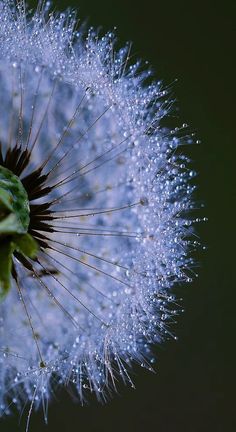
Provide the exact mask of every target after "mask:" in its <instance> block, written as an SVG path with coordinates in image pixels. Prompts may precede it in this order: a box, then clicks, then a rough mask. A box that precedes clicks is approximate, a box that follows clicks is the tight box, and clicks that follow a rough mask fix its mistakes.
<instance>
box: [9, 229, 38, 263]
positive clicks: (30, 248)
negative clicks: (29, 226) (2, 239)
mask: <svg viewBox="0 0 236 432" xmlns="http://www.w3.org/2000/svg"><path fill="white" fill-rule="evenodd" d="M12 240H13V242H14V244H15V250H16V251H17V252H19V253H21V254H22V255H25V256H27V257H29V258H32V259H34V258H36V256H37V253H38V250H39V248H38V243H37V242H36V240H34V238H33V237H32V236H31V235H30V234H23V235H15V236H13V238H12Z"/></svg>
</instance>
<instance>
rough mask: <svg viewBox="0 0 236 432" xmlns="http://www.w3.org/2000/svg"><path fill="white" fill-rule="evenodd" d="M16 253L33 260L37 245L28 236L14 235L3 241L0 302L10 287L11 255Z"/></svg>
mask: <svg viewBox="0 0 236 432" xmlns="http://www.w3.org/2000/svg"><path fill="white" fill-rule="evenodd" d="M14 252H18V253H20V254H22V255H24V256H26V257H28V258H32V259H34V258H35V257H36V255H37V252H38V244H37V242H36V241H35V240H34V239H33V237H32V236H31V235H30V234H23V235H19V234H16V235H14V236H12V237H11V239H9V240H8V239H5V241H4V240H3V242H2V243H1V246H0V301H1V300H2V299H3V298H4V297H5V296H6V294H7V293H8V291H9V289H10V287H11V271H12V255H13V253H14Z"/></svg>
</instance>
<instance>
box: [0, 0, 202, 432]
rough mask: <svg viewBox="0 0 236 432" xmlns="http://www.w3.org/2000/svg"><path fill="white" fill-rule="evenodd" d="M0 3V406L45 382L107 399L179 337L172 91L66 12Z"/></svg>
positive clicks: (186, 274) (184, 191)
mask: <svg viewBox="0 0 236 432" xmlns="http://www.w3.org/2000/svg"><path fill="white" fill-rule="evenodd" d="M40 5H41V6H38V8H37V10H36V12H35V13H33V14H30V13H29V12H27V11H26V8H25V4H24V1H19V2H14V1H10V0H7V1H0V96H1V106H0V122H1V123H0V124H1V127H0V140H1V144H0V317H1V318H0V366H1V368H0V410H1V412H2V413H6V414H8V413H9V412H10V410H11V408H12V405H16V406H17V408H18V409H19V410H20V409H21V408H22V407H24V406H25V404H26V403H27V401H28V402H29V403H30V411H29V417H28V421H27V429H28V425H29V418H30V414H31V412H32V410H33V409H34V408H36V409H37V408H38V407H40V406H41V407H42V408H43V410H44V416H45V419H46V417H47V406H48V400H50V398H51V395H52V388H53V383H54V382H55V381H56V382H57V383H59V384H60V385H62V386H65V387H66V386H68V383H70V382H71V383H73V386H74V387H75V389H76V391H77V393H78V395H79V398H80V400H81V403H82V402H83V400H84V398H85V396H86V392H88V391H90V392H93V393H95V394H96V396H97V398H98V399H99V400H106V397H107V394H109V393H110V392H111V389H112V388H114V389H115V388H116V379H117V377H120V378H121V379H122V380H123V381H124V382H125V383H128V384H130V385H131V386H132V387H134V384H133V382H132V380H131V377H130V372H129V370H130V368H131V366H132V364H133V363H134V362H137V363H138V364H140V365H141V366H142V367H146V368H148V369H150V370H151V369H152V367H151V364H152V363H153V361H154V360H153V356H152V353H151V348H150V345H151V344H152V343H160V342H161V341H162V340H163V339H165V338H166V337H174V336H173V330H172V327H171V324H172V322H174V320H175V316H176V315H177V314H178V307H177V306H176V299H175V298H174V297H173V294H172V287H173V286H174V284H175V283H176V282H189V281H190V280H191V277H192V273H193V270H192V269H191V267H192V261H191V258H189V257H188V249H189V246H191V248H193V247H194V243H193V242H192V241H191V225H192V222H193V221H192V220H191V217H190V216H189V215H190V211H191V209H192V207H193V204H192V193H193V191H194V187H193V185H192V182H191V181H190V180H191V178H193V177H194V176H195V173H194V172H193V171H192V170H191V169H188V159H187V158H186V157H184V156H183V155H182V154H181V152H178V147H179V146H181V145H182V144H184V143H186V142H187V143H188V142H191V141H192V138H191V136H190V134H188V126H187V125H186V124H184V125H183V127H182V128H177V129H176V130H173V131H172V130H168V129H167V128H166V127H162V119H163V118H166V117H167V116H168V113H169V112H170V111H171V109H172V105H173V101H172V100H171V97H170V96H168V93H169V91H170V88H168V87H166V88H165V87H164V86H163V84H162V83H160V82H158V83H154V84H148V83H147V84H146V83H145V81H146V80H147V78H148V82H150V73H149V71H146V72H145V71H143V70H141V67H140V63H139V62H137V63H136V64H133V65H130V59H129V57H130V46H128V45H127V47H125V48H123V49H121V50H119V51H118V52H115V49H114V45H115V41H114V35H113V34H110V33H109V34H107V35H105V36H104V37H102V38H101V39H99V38H98V37H97V34H96V32H95V31H94V30H90V31H89V32H88V34H87V36H86V35H82V34H80V33H76V31H75V25H76V17H75V15H74V14H73V13H72V12H70V11H69V12H66V13H63V14H57V15H56V14H52V13H49V5H48V2H47V3H46V6H45V5H44V2H42V3H40Z"/></svg>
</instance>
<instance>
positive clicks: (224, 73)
mask: <svg viewBox="0 0 236 432" xmlns="http://www.w3.org/2000/svg"><path fill="white" fill-rule="evenodd" d="M35 3H36V2H33V1H30V2H29V4H30V5H33V4H35ZM54 4H55V7H56V8H60V9H63V8H65V7H67V6H73V7H76V8H78V10H79V17H80V19H81V21H84V20H85V19H88V21H87V22H88V25H93V26H95V27H98V26H101V27H102V29H103V30H104V32H105V31H107V30H110V29H112V28H113V27H114V26H117V34H118V38H119V43H120V44H121V45H122V44H123V43H125V42H126V41H127V40H129V41H132V42H133V53H135V54H136V55H137V57H141V58H144V59H145V60H149V61H150V64H151V65H152V66H153V69H154V71H155V74H156V75H155V76H156V78H158V79H160V78H161V79H164V81H165V82H166V83H167V84H168V83H170V82H172V81H173V80H174V79H175V78H178V82H177V84H176V85H175V89H174V90H175V94H176V97H177V99H178V105H179V107H180V115H179V120H178V124H182V123H183V122H187V123H189V124H190V125H191V127H192V128H193V129H195V130H197V135H198V137H199V139H201V142H202V144H201V145H199V146H193V147H192V149H191V150H190V154H191V157H192V158H193V159H194V160H195V163H194V166H195V169H196V170H198V171H199V177H198V179H197V184H198V186H199V188H198V192H197V196H198V197H200V198H201V199H202V201H203V202H204V203H205V210H204V215H206V216H208V217H209V222H207V223H206V224H202V225H201V226H199V227H198V232H199V234H200V236H201V238H202V240H203V242H204V243H205V244H206V246H207V250H206V252H204V253H202V252H199V255H198V257H197V258H198V260H199V261H200V268H199V277H198V279H197V280H195V281H194V283H193V284H192V285H189V286H187V287H183V288H182V290H179V293H180V294H181V296H182V297H183V298H184V301H183V306H184V308H185V313H184V315H183V316H182V317H181V319H180V320H179V324H178V325H177V326H176V334H177V335H178V337H179V340H178V342H175V341H171V342H168V343H166V345H165V346H163V347H161V348H159V349H157V356H158V362H157V366H156V371H157V373H156V374H155V375H154V374H152V373H150V372H146V371H144V370H143V369H141V368H140V369H139V368H135V372H134V381H135V384H136V390H132V389H129V388H124V387H123V386H120V389H119V394H118V395H115V397H114V398H113V399H112V400H111V401H110V402H109V403H108V404H107V405H106V406H101V405H98V404H97V403H96V401H95V400H93V399H92V400H91V401H90V405H89V406H86V407H84V408H82V407H80V406H78V405H77V404H75V403H73V402H72V401H71V400H70V398H69V396H67V395H64V394H61V395H59V396H58V402H55V403H53V404H52V405H51V407H50V408H49V426H45V425H44V422H43V418H42V415H41V413H36V414H35V413H34V414H33V415H32V420H31V429H30V430H31V431H32V432H44V431H48V432H54V431H59V432H60V431H61V432H62V431H63V432H71V431H73V432H77V431H83V432H108V431H112V432H117V431H124V432H126V431H127V432H141V431H145V430H150V431H159V432H170V431H174V432H180V431H181V432H213V431H214V432H233V431H235V430H236V426H235V425H233V420H234V419H235V413H234V411H235V408H234V406H235V390H234V388H233V386H232V385H231V383H232V380H233V376H234V375H235V373H234V364H233V360H232V352H233V347H234V345H235V332H233V326H234V314H235V306H234V305H235V297H234V293H233V288H235V277H234V280H233V264H234V261H233V258H234V255H235V243H234V241H233V234H234V231H235V228H234V227H233V223H232V221H233V218H234V216H235V211H234V209H235V208H234V200H235V193H234V191H233V177H234V176H233V174H234V172H235V144H236V143H235V142H234V141H233V132H234V130H235V123H236V120H235V110H234V105H235V98H234V97H233V87H234V81H235V74H234V69H233V66H234V62H233V60H234V57H233V55H234V50H235V48H234V47H235V44H234V42H235V41H234V39H235V34H234V32H233V17H235V12H236V10H235V1H229V0H228V1H227V0H225V1H224V2H217V1H210V0H206V1H201V0H200V1H193V0H189V1H187V0H178V1H177V0H176V1H175V0H172V1H164V0H156V1H154V0H146V1H145V2H142V3H140V2H138V1H133V0H132V1H131V0H129V1H128V0H126V1H125V0H119V1H115V2H113V1H111V0H110V1H108V0H99V1H95V0H90V1H88V0H80V1H75V0H70V1H69V0H68V1H61V0H60V1H59V0H57V1H56V0H55V2H54ZM233 102H234V105H233ZM234 266H235V265H234ZM26 415H27V413H25V414H24V415H23V418H22V421H21V423H20V425H18V419H17V418H10V419H6V420H5V421H0V430H1V432H6V431H7V432H10V431H14V432H17V431H18V430H19V431H24V427H25V421H26Z"/></svg>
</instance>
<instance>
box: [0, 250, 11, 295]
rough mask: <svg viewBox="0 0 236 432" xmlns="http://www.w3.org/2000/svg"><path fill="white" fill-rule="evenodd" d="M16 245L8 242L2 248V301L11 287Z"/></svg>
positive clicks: (0, 264) (0, 261)
mask: <svg viewBox="0 0 236 432" xmlns="http://www.w3.org/2000/svg"><path fill="white" fill-rule="evenodd" d="M13 252H14V243H12V242H9V241H8V242H6V243H4V244H1V247H0V301H1V300H2V299H3V298H4V297H5V295H6V294H7V293H8V291H9V289H10V287H11V283H10V280H11V270H12V254H13Z"/></svg>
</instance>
